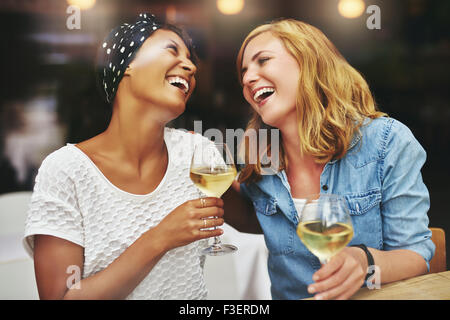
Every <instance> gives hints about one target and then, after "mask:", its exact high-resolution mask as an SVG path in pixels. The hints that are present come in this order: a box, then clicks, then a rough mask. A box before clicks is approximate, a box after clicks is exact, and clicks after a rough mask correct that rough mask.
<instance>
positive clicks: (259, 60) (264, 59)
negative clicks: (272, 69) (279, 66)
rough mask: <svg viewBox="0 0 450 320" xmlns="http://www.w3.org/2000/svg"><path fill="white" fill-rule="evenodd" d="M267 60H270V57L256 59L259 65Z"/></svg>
mask: <svg viewBox="0 0 450 320" xmlns="http://www.w3.org/2000/svg"><path fill="white" fill-rule="evenodd" d="M268 60H270V58H268V57H261V58H259V59H258V63H259V64H260V65H263V64H264V63H265V62H266V61H268Z"/></svg>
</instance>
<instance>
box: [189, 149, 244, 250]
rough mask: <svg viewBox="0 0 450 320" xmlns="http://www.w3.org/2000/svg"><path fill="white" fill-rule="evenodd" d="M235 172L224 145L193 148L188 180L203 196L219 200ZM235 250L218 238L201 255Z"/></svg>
mask: <svg viewBox="0 0 450 320" xmlns="http://www.w3.org/2000/svg"><path fill="white" fill-rule="evenodd" d="M236 174H237V171H236V167H235V166H234V162H233V158H232V156H231V153H230V151H229V150H228V147H227V145H226V144H225V143H202V144H200V145H198V146H196V147H195V149H194V154H193V156H192V161H191V169H190V178H191V180H192V182H193V183H194V184H195V185H196V186H197V188H199V189H200V191H202V192H203V193H204V194H206V195H207V196H209V197H217V198H220V197H221V196H222V195H223V194H224V193H225V191H227V189H228V188H229V187H230V186H231V184H232V183H233V180H234V178H235V177H236ZM236 250H237V247H236V246H233V245H231V244H222V242H221V241H220V237H214V243H213V244H212V245H211V246H209V247H207V248H205V249H204V250H203V254H206V255H211V256H218V255H224V254H228V253H233V252H235V251H236Z"/></svg>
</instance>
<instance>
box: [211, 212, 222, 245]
mask: <svg viewBox="0 0 450 320" xmlns="http://www.w3.org/2000/svg"><path fill="white" fill-rule="evenodd" d="M215 218H217V217H215ZM214 230H217V227H214ZM221 243H222V241H221V240H220V237H219V236H217V237H214V243H213V246H220V244H221Z"/></svg>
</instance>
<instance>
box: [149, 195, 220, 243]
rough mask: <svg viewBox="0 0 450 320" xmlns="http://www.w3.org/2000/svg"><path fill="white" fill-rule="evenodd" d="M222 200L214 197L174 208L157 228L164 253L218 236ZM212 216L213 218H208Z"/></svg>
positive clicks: (188, 202)
mask: <svg viewBox="0 0 450 320" xmlns="http://www.w3.org/2000/svg"><path fill="white" fill-rule="evenodd" d="M223 212H224V211H223V200H222V199H220V198H215V197H208V198H201V199H195V200H190V201H187V202H185V203H183V204H182V205H180V206H178V207H177V208H175V209H174V210H173V211H172V212H171V213H169V214H168V215H167V216H166V217H165V218H164V219H163V220H162V221H161V222H160V223H159V224H158V226H157V227H155V228H153V229H155V230H156V231H157V232H158V233H159V236H158V237H155V239H161V243H162V244H163V246H164V251H168V250H171V249H173V248H176V247H181V246H185V245H188V244H189V243H191V242H194V241H197V240H201V239H206V238H211V237H216V236H220V235H221V234H222V233H223V231H222V230H221V229H212V230H211V229H209V228H215V227H218V226H221V225H223V222H224V221H223V218H222V217H223ZM212 216H214V217H215V218H210V217H212ZM153 229H151V230H153Z"/></svg>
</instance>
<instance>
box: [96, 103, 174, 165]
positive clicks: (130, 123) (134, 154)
mask: <svg viewBox="0 0 450 320" xmlns="http://www.w3.org/2000/svg"><path fill="white" fill-rule="evenodd" d="M152 110H155V108H152V107H151V106H148V107H143V106H142V105H137V104H136V103H133V101H127V104H126V105H125V104H123V103H120V102H118V103H116V104H115V105H114V110H113V116H112V118H111V122H110V124H109V126H108V128H107V129H106V131H105V132H104V133H103V135H104V138H105V139H104V142H105V147H106V148H107V149H108V150H109V151H112V152H114V153H115V155H116V156H117V157H118V158H120V159H122V160H123V161H126V162H128V163H130V164H132V165H136V166H138V167H139V166H140V165H141V164H142V163H144V162H147V161H148V160H150V159H163V158H165V157H166V147H165V144H164V127H165V125H166V122H165V121H162V120H161V119H160V118H158V115H156V114H154V113H155V112H152Z"/></svg>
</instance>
